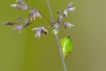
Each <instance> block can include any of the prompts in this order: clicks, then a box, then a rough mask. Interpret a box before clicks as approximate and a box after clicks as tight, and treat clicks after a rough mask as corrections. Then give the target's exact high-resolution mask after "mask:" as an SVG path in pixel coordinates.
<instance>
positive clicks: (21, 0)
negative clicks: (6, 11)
mask: <svg viewBox="0 0 106 71" xmlns="http://www.w3.org/2000/svg"><path fill="white" fill-rule="evenodd" d="M16 2H17V3H19V4H25V3H24V2H23V0H16Z"/></svg>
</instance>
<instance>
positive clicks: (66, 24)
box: [63, 22, 74, 28]
mask: <svg viewBox="0 0 106 71" xmlns="http://www.w3.org/2000/svg"><path fill="white" fill-rule="evenodd" d="M63 25H64V27H65V28H66V27H69V28H71V27H72V26H74V25H73V24H71V23H69V22H63Z"/></svg>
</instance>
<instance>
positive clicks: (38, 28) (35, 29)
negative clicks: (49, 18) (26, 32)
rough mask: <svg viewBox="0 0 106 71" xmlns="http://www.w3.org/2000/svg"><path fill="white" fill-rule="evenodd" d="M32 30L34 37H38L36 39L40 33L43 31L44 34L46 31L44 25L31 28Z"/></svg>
mask: <svg viewBox="0 0 106 71" xmlns="http://www.w3.org/2000/svg"><path fill="white" fill-rule="evenodd" d="M32 31H36V35H35V38H36V37H38V39H39V38H40V36H41V33H44V34H47V33H48V31H47V29H46V28H45V27H36V28H34V29H32Z"/></svg>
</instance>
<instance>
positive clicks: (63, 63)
mask: <svg viewBox="0 0 106 71" xmlns="http://www.w3.org/2000/svg"><path fill="white" fill-rule="evenodd" d="M46 2H47V4H48V9H49V12H50V18H51V21H52V23H53V24H54V19H53V17H52V11H51V8H50V4H49V1H48V0H46ZM55 38H56V42H57V45H58V50H59V52H60V57H61V61H62V65H63V67H64V71H67V68H66V65H65V61H64V58H63V55H62V51H61V47H60V42H59V38H58V35H57V34H56V35H55Z"/></svg>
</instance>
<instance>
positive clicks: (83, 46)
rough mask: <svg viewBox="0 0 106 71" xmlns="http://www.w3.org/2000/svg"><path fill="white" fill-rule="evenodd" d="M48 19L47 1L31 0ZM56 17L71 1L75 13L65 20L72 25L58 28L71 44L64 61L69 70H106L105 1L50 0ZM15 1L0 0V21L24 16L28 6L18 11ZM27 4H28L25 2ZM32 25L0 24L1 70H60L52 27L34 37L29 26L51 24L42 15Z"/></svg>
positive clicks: (61, 70) (61, 68) (26, 13)
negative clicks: (15, 28)
mask: <svg viewBox="0 0 106 71" xmlns="http://www.w3.org/2000/svg"><path fill="white" fill-rule="evenodd" d="M30 1H31V2H32V3H33V4H34V6H36V7H37V8H38V9H39V10H40V11H41V12H42V13H43V14H44V15H45V16H46V17H47V18H48V19H49V20H50V17H49V11H48V7H47V4H46V0H30ZM49 1H50V4H51V8H52V12H53V18H54V20H56V18H57V17H58V15H57V14H56V11H57V10H61V11H62V10H63V9H64V7H65V6H66V5H67V4H68V3H70V2H74V4H73V6H75V7H76V10H75V11H74V12H71V13H69V15H68V17H67V18H65V19H64V21H68V22H71V23H72V24H74V25H75V27H73V28H71V29H68V28H67V29H64V28H63V27H61V28H60V31H59V38H62V37H65V36H68V35H70V36H71V39H72V40H73V43H74V47H73V50H72V52H71V54H70V55H69V57H68V58H67V59H66V60H65V62H66V66H67V70H68V71H106V8H105V7H106V0H49ZM14 3H15V0H0V22H3V21H13V22H18V21H17V20H16V18H17V17H22V18H26V17H28V13H29V11H30V9H28V10H27V11H19V10H18V9H15V8H10V5H11V4H14ZM28 4H29V5H30V3H29V2H28ZM32 22H33V23H34V24H32V25H30V26H29V27H27V28H25V29H23V30H22V32H21V34H18V31H14V30H12V28H13V26H5V25H3V24H0V71H63V66H62V63H61V60H60V55H59V51H58V48H57V45H56V41H55V37H54V35H53V34H52V32H51V31H52V29H51V28H47V29H48V30H49V33H48V35H46V36H45V35H42V36H41V38H40V40H38V39H37V38H35V37H34V35H35V32H32V28H34V27H36V26H37V25H38V24H45V25H46V26H48V25H50V24H49V23H48V22H47V21H46V20H45V19H44V18H42V19H39V18H36V20H35V21H32Z"/></svg>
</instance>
